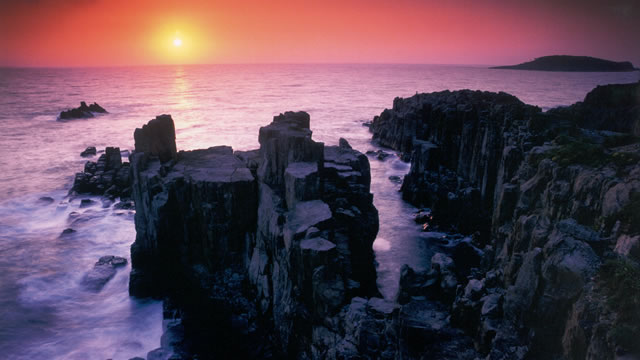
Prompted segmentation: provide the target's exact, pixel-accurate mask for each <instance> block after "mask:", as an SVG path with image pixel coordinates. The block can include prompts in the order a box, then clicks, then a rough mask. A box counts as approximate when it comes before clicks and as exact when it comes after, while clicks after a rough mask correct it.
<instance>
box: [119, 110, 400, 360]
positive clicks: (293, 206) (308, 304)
mask: <svg viewBox="0 0 640 360" xmlns="http://www.w3.org/2000/svg"><path fill="white" fill-rule="evenodd" d="M311 134H312V132H311V130H310V118H309V115H308V114H307V113H304V112H298V113H294V112H287V113H284V114H281V115H279V116H276V117H274V119H273V122H272V123H271V124H270V125H268V126H265V127H263V128H261V129H260V133H259V142H260V149H258V150H254V151H246V152H239V151H237V152H234V151H233V150H232V149H231V148H230V147H226V146H219V147H213V148H209V149H206V150H194V151H180V152H177V151H176V146H175V134H174V125H173V120H172V119H171V117H170V116H166V115H165V116H159V117H158V118H156V119H155V120H152V121H151V122H149V123H148V124H147V125H145V127H143V128H142V129H137V130H136V132H135V140H136V149H135V152H134V153H133V154H132V156H131V170H132V177H133V185H132V195H133V198H134V200H135V205H136V218H135V223H136V231H137V236H136V241H135V243H134V244H133V245H132V248H131V257H132V266H133V270H132V272H131V277H130V292H131V294H132V295H135V296H167V297H168V298H169V300H168V302H169V303H171V304H172V305H171V308H172V309H174V310H175V309H177V312H178V313H179V314H180V316H181V317H182V324H181V325H180V326H181V327H183V328H184V329H183V331H184V333H186V334H187V336H186V339H187V340H186V341H182V342H181V343H179V344H176V343H173V344H172V343H171V339H165V341H164V342H163V343H164V344H167V346H169V345H173V347H174V350H173V351H174V352H176V354H175V355H178V356H179V355H182V356H185V357H190V356H192V355H194V354H195V355H199V356H200V357H201V358H209V357H212V356H214V355H218V356H227V357H228V356H232V355H233V356H234V357H240V358H242V357H254V358H265V357H281V356H288V357H291V358H324V357H328V358H336V357H339V356H340V355H339V354H348V353H352V352H355V353H357V352H358V350H357V349H358V347H360V346H361V344H360V343H357V342H356V341H355V340H353V339H352V338H353V336H351V338H349V337H348V336H347V334H354V330H353V329H351V328H349V327H350V326H352V325H351V323H350V322H349V321H347V320H346V318H347V313H348V309H349V308H350V307H351V306H352V305H351V304H352V302H355V305H353V306H355V307H359V308H358V309H360V310H362V312H363V314H364V315H362V316H360V317H361V318H364V317H365V316H366V314H367V311H368V313H370V314H374V313H375V311H374V310H367V309H369V308H372V309H373V308H375V306H373V305H372V306H368V302H369V300H367V298H372V297H373V299H376V300H374V303H375V304H374V305H377V307H378V308H381V309H382V310H380V311H382V312H383V313H384V312H385V311H386V312H387V313H390V310H387V309H388V308H390V309H391V311H392V310H394V308H393V306H390V305H387V303H386V302H385V301H384V300H382V299H379V298H375V296H376V295H377V288H376V284H375V281H376V275H375V268H374V262H373V251H372V248H371V245H372V243H373V241H374V239H375V236H376V234H377V231H378V214H377V210H376V209H375V207H374V206H373V203H372V200H373V196H372V194H371V193H370V191H369V185H370V181H371V178H370V171H369V162H368V160H367V157H366V156H365V155H363V154H361V153H359V152H357V151H355V150H353V149H351V147H350V146H349V145H348V143H347V142H346V141H341V142H340V143H341V145H340V146H325V145H324V144H323V143H319V142H315V141H313V140H312V138H311ZM385 306H386V308H385ZM354 311H356V310H355V308H354ZM174 313H175V311H174V312H172V313H171V314H174ZM351 313H353V311H352V312H351ZM171 314H169V315H168V316H167V317H168V318H169V319H170V318H171V316H172V315H171ZM370 316H373V315H370ZM168 333H169V332H168ZM169 347H170V346H169Z"/></svg>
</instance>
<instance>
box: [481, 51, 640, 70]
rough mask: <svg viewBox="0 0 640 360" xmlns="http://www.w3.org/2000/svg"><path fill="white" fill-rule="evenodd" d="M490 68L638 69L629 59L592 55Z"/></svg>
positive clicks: (548, 57) (547, 58) (539, 60)
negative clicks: (613, 59) (615, 59)
mask: <svg viewBox="0 0 640 360" xmlns="http://www.w3.org/2000/svg"><path fill="white" fill-rule="evenodd" d="M490 69H511V70H538V71H577V72H615V71H636V70H638V69H636V68H634V67H633V64H632V63H631V62H629V61H622V62H616V61H611V60H605V59H599V58H594V57H590V56H572V55H551V56H543V57H539V58H536V59H534V60H533V61H529V62H525V63H522V64H518V65H507V66H494V67H491V68H490Z"/></svg>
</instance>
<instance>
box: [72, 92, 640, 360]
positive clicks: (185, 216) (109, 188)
mask: <svg viewBox="0 0 640 360" xmlns="http://www.w3.org/2000/svg"><path fill="white" fill-rule="evenodd" d="M636 94H640V82H639V83H636V84H626V85H608V86H599V87H597V88H596V89H594V90H593V91H592V92H590V93H589V94H588V95H587V96H586V98H585V101H583V102H580V103H577V104H574V105H572V106H570V107H563V108H556V109H552V110H549V111H547V112H542V111H541V110H540V109H539V108H538V107H535V106H531V105H527V104H524V103H522V102H521V101H520V100H518V99H517V98H516V97H514V96H511V95H509V94H505V93H489V92H480V91H469V90H462V91H454V92H451V91H443V92H438V93H430V94H416V95H415V96H413V97H410V98H407V99H401V98H397V99H395V100H394V103H393V108H392V109H387V110H385V111H384V112H383V113H382V114H381V115H380V116H377V117H375V118H374V119H373V121H372V123H371V125H370V131H371V132H372V133H373V140H374V142H376V143H378V144H379V145H381V146H385V147H388V148H391V149H393V150H396V151H398V152H399V155H400V156H401V157H402V158H404V159H406V160H410V162H411V169H410V171H409V173H408V174H407V175H406V176H405V177H404V179H397V180H394V181H398V182H400V181H401V182H402V187H401V192H402V197H403V199H405V200H406V201H408V202H409V203H411V204H413V205H415V206H417V207H418V208H419V209H421V210H420V211H419V212H418V213H416V216H415V221H416V222H417V223H420V224H424V225H423V227H424V229H425V230H433V229H436V230H437V231H440V232H442V233H443V236H442V237H441V238H438V239H435V238H430V239H429V240H428V241H431V242H433V244H431V245H432V246H433V247H434V248H435V249H436V250H437V252H436V253H435V255H433V257H432V258H431V259H430V268H429V270H428V271H424V272H420V271H415V270H413V269H411V268H410V267H409V266H406V265H405V266H403V268H402V269H401V277H400V281H399V291H398V294H397V298H396V299H395V301H392V300H385V299H383V298H381V296H380V294H379V292H378V290H377V287H376V271H375V258H374V253H373V250H372V243H373V241H374V240H375V238H376V235H377V231H378V221H379V220H378V212H377V210H376V208H375V207H374V206H373V195H372V194H371V192H370V183H371V174H370V168H369V160H368V159H367V156H366V155H364V154H362V153H360V152H358V151H356V150H354V149H352V148H351V146H350V145H349V143H348V142H347V141H346V140H344V139H340V140H339V142H338V145H336V146H327V145H325V144H323V143H319V142H315V141H314V140H312V132H311V129H310V117H309V115H308V114H307V113H304V112H287V113H284V114H280V115H278V116H275V117H274V119H273V122H272V123H271V124H269V125H268V126H265V127H262V128H261V129H260V132H259V143H260V148H259V149H256V150H252V151H233V149H232V148H230V147H227V146H217V147H212V148H209V149H204V150H193V151H178V150H177V148H176V144H175V127H174V124H173V119H172V118H171V116H169V115H161V116H158V117H157V118H156V119H154V120H151V121H150V122H149V123H148V124H146V125H145V126H143V127H142V128H140V129H136V131H135V133H134V139H135V150H134V151H133V152H132V153H131V155H130V156H129V160H130V163H126V162H125V163H122V162H121V161H120V162H119V163H118V161H116V160H115V157H116V156H115V154H116V153H117V155H118V160H119V159H120V151H119V149H117V148H107V151H105V154H103V155H101V156H100V158H99V159H98V161H97V162H95V163H94V162H87V165H86V166H85V171H84V172H82V173H79V174H78V175H76V181H75V184H74V188H73V189H72V191H71V192H70V193H71V194H74V193H91V194H97V195H104V196H107V197H111V198H116V197H118V196H120V197H121V199H125V201H126V199H127V196H131V198H132V199H133V200H134V202H135V208H136V215H135V224H136V232H137V235H136V241H135V243H134V244H133V245H132V247H131V261H132V272H131V275H130V286H129V291H130V293H131V295H132V296H136V297H155V298H161V299H164V305H165V312H164V317H165V320H164V328H165V333H164V335H163V337H162V341H161V343H162V347H161V348H159V349H156V350H154V351H152V352H150V353H149V354H148V355H147V358H148V359H169V358H171V359H180V358H185V359H186V358H201V359H206V358H215V357H241V358H301V359H305V358H314V359H316V358H323V359H324V358H326V359H363V358H364V359H421V358H434V359H528V358H558V359H560V358H566V359H583V358H588V359H614V358H617V357H619V356H628V355H630V356H636V355H637V354H639V353H640V349H638V347H637V345H636V344H635V342H634V341H633V339H635V338H636V337H637V335H639V334H640V326H638V323H640V322H639V321H640V306H638V305H637V304H636V302H635V300H634V299H636V298H638V296H640V290H637V289H640V282H639V281H637V279H638V278H640V270H639V269H640V268H639V265H638V262H639V261H640V228H639V227H638V226H637V224H638V223H640V218H638V215H637V214H638V213H640V199H639V197H640V181H639V180H638V179H640V165H639V161H640V141H639V139H638V138H636V135H638V132H637V124H636V123H637V121H638V113H639V111H640V110H639V109H640V104H639V103H638V99H639V98H638V96H637V95H636ZM602 119H613V120H615V121H609V120H607V121H605V120H602ZM613 131H618V132H613ZM88 150H90V149H88ZM94 152H95V149H93V150H91V151H89V154H88V156H91V155H93V153H94ZM368 155H371V156H375V157H377V158H378V159H380V160H384V158H385V157H387V156H389V155H390V154H388V153H386V152H384V151H378V152H375V153H371V154H368ZM129 164H130V165H129ZM125 172H126V173H127V175H126V176H125ZM101 261H102V259H101ZM101 261H99V262H98V263H96V270H94V272H96V273H98V272H104V273H105V274H106V275H111V274H112V273H113V272H114V271H115V270H113V269H114V268H115V265H112V264H111V263H110V262H109V261H110V260H109V259H106V260H105V261H102V262H101ZM621 274H622V275H621ZM103 278H106V281H108V278H109V277H108V276H105V277H103ZM97 286H98V287H97V288H99V284H98V285H97ZM636 295H637V296H636Z"/></svg>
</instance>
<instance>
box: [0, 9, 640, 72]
mask: <svg viewBox="0 0 640 360" xmlns="http://www.w3.org/2000/svg"><path fill="white" fill-rule="evenodd" d="M638 18H640V1H638V0H620V1H615V0H614V1H591V0H582V1H579V0H559V1H551V0H541V1H528V0H511V1H507V0H476V1H471V0H459V1H456V0H453V1H445V0H439V1H429V0H422V1H421V0H395V1H389V0H366V1H365V0H341V1H333V0H325V1H312V0H300V1H283V0H264V1H262V0H253V1H249V0H235V1H202V0H201V1H163V0H155V1H151V0H21V1H11V0H0V49H1V51H0V66H102V65H107V66H111V65H142V64H171V63H271V62H279V63H308V62H312V63H313V62H343V63H344V62H347V63H439V64H444V63H448V64H502V63H517V62H521V61H526V60H530V59H531V58H533V57H537V56H542V55H550V54H574V55H591V56H597V57H604V58H608V59H613V60H630V61H633V62H634V64H635V65H636V66H640V45H639V44H640V42H639V41H638V36H639V34H640V21H638V20H637V19H638ZM175 37H180V38H181V39H182V41H183V45H182V46H181V47H179V48H178V47H175V46H173V45H172V41H173V39H174V38H175Z"/></svg>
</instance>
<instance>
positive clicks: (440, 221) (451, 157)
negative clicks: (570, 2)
mask: <svg viewBox="0 0 640 360" xmlns="http://www.w3.org/2000/svg"><path fill="white" fill-rule="evenodd" d="M639 85H640V83H634V84H624V85H607V86H599V87H597V88H596V89H594V90H593V91H592V92H590V93H589V94H588V95H587V96H586V98H585V100H584V102H579V103H577V104H574V105H572V106H569V107H564V108H557V109H552V110H549V111H548V112H545V113H543V112H541V110H540V109H539V108H536V107H533V106H530V105H526V104H524V103H522V102H520V101H519V100H518V99H517V98H515V97H513V96H511V95H508V94H504V93H489V92H479V91H469V90H462V91H454V92H451V91H443V92H437V93H431V94H418V95H415V96H413V97H411V98H407V99H401V98H397V99H395V100H394V104H393V108H392V109H388V110H385V111H384V112H383V113H382V114H381V115H380V116H378V117H376V118H375V119H374V121H373V123H372V126H371V131H372V132H373V138H374V139H375V140H377V141H378V142H379V143H380V144H382V145H385V146H389V147H392V148H394V149H396V150H400V151H402V152H404V153H405V154H404V155H405V157H407V155H408V154H411V155H410V158H411V170H410V172H409V173H408V174H407V175H406V176H405V178H404V181H403V185H402V193H403V198H405V199H406V200H408V201H409V202H411V203H413V204H415V205H417V206H424V207H428V208H430V210H431V212H430V215H433V219H431V218H430V220H433V223H435V224H436V226H441V228H444V229H446V230H453V231H458V232H462V233H466V234H472V236H471V241H470V242H468V244H466V245H465V246H466V247H467V248H468V249H472V250H473V249H476V250H477V248H481V249H482V251H481V252H478V251H475V252H476V253H477V254H478V256H476V263H475V264H474V265H473V266H471V269H467V270H468V271H467V272H466V274H465V276H460V275H461V274H460V273H459V272H457V273H456V274H453V275H452V276H451V277H450V278H449V279H450V280H451V281H444V278H445V275H447V274H446V273H443V271H442V270H441V268H445V269H447V268H454V267H455V268H459V266H460V264H461V263H462V264H463V265H468V264H469V257H468V255H470V254H471V255H472V254H473V252H471V251H465V252H460V253H458V254H456V252H455V251H452V252H451V254H450V256H451V258H448V257H447V256H445V255H442V254H441V255H438V254H436V255H438V256H437V257H436V256H434V258H433V259H432V269H431V270H430V271H428V272H424V273H416V272H414V271H413V270H411V269H408V268H405V269H403V271H402V277H401V284H400V293H399V301H401V302H402V303H407V302H409V301H411V300H412V299H415V298H416V297H424V296H426V297H431V298H434V297H436V298H438V300H439V301H443V302H444V303H445V304H446V305H448V306H451V322H452V323H453V324H454V325H455V326H457V327H459V328H462V329H464V330H465V332H466V333H467V334H468V335H470V336H472V337H473V339H474V345H475V349H476V350H478V351H479V352H480V353H481V354H482V355H486V356H487V357H488V358H492V359H493V358H525V357H527V356H529V357H531V358H560V357H564V358H572V359H578V358H585V357H586V358H590V359H595V358H613V357H614V356H615V355H616V351H617V352H619V353H620V354H622V353H625V352H626V351H629V349H625V348H624V347H622V346H621V345H620V344H615V343H614V341H613V340H612V339H613V337H612V336H613V335H612V334H614V330H613V328H612V322H613V320H612V319H615V318H616V316H617V315H615V313H616V311H618V309H611V308H610V307H609V306H607V302H606V301H605V300H603V298H604V297H605V296H604V295H603V293H602V292H603V291H604V290H603V289H602V284H598V281H597V279H598V276H599V269H600V266H601V264H603V263H605V262H607V261H608V260H612V259H618V260H620V259H622V260H623V261H632V262H635V265H636V266H638V259H639V257H638V254H640V252H639V251H638V248H640V247H639V246H638V232H639V230H638V227H637V226H636V225H634V224H636V223H637V217H636V216H635V215H633V214H635V213H637V211H638V210H637V209H639V208H640V205H639V204H640V197H639V196H638V195H637V194H638V193H639V192H640V185H639V183H638V176H639V175H640V165H639V163H638V159H640V143H639V142H638V139H637V138H634V137H633V136H631V135H637V134H638V132H637V127H638V125H637V122H638V116H637V113H638V109H639V106H640V103H639V101H640V100H639V99H640V98H639V97H638V91H639ZM611 130H613V131H622V132H623V133H612V132H611ZM621 159H624V160H621ZM430 223H431V222H430ZM461 244H462V243H461ZM465 254H466V255H465ZM448 255H449V254H448ZM444 259H449V260H451V261H444ZM449 263H452V264H455V266H454V265H451V264H449ZM456 285H457V286H456ZM452 286H453V288H454V290H455V289H456V287H457V288H458V291H455V294H452V291H451V287H452ZM609 286H614V287H615V286H618V285H617V284H609ZM443 294H444V295H448V296H442V295H443ZM625 331H627V332H628V331H631V330H625ZM628 336H631V335H628ZM616 346H617V347H618V349H617V350H616Z"/></svg>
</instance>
